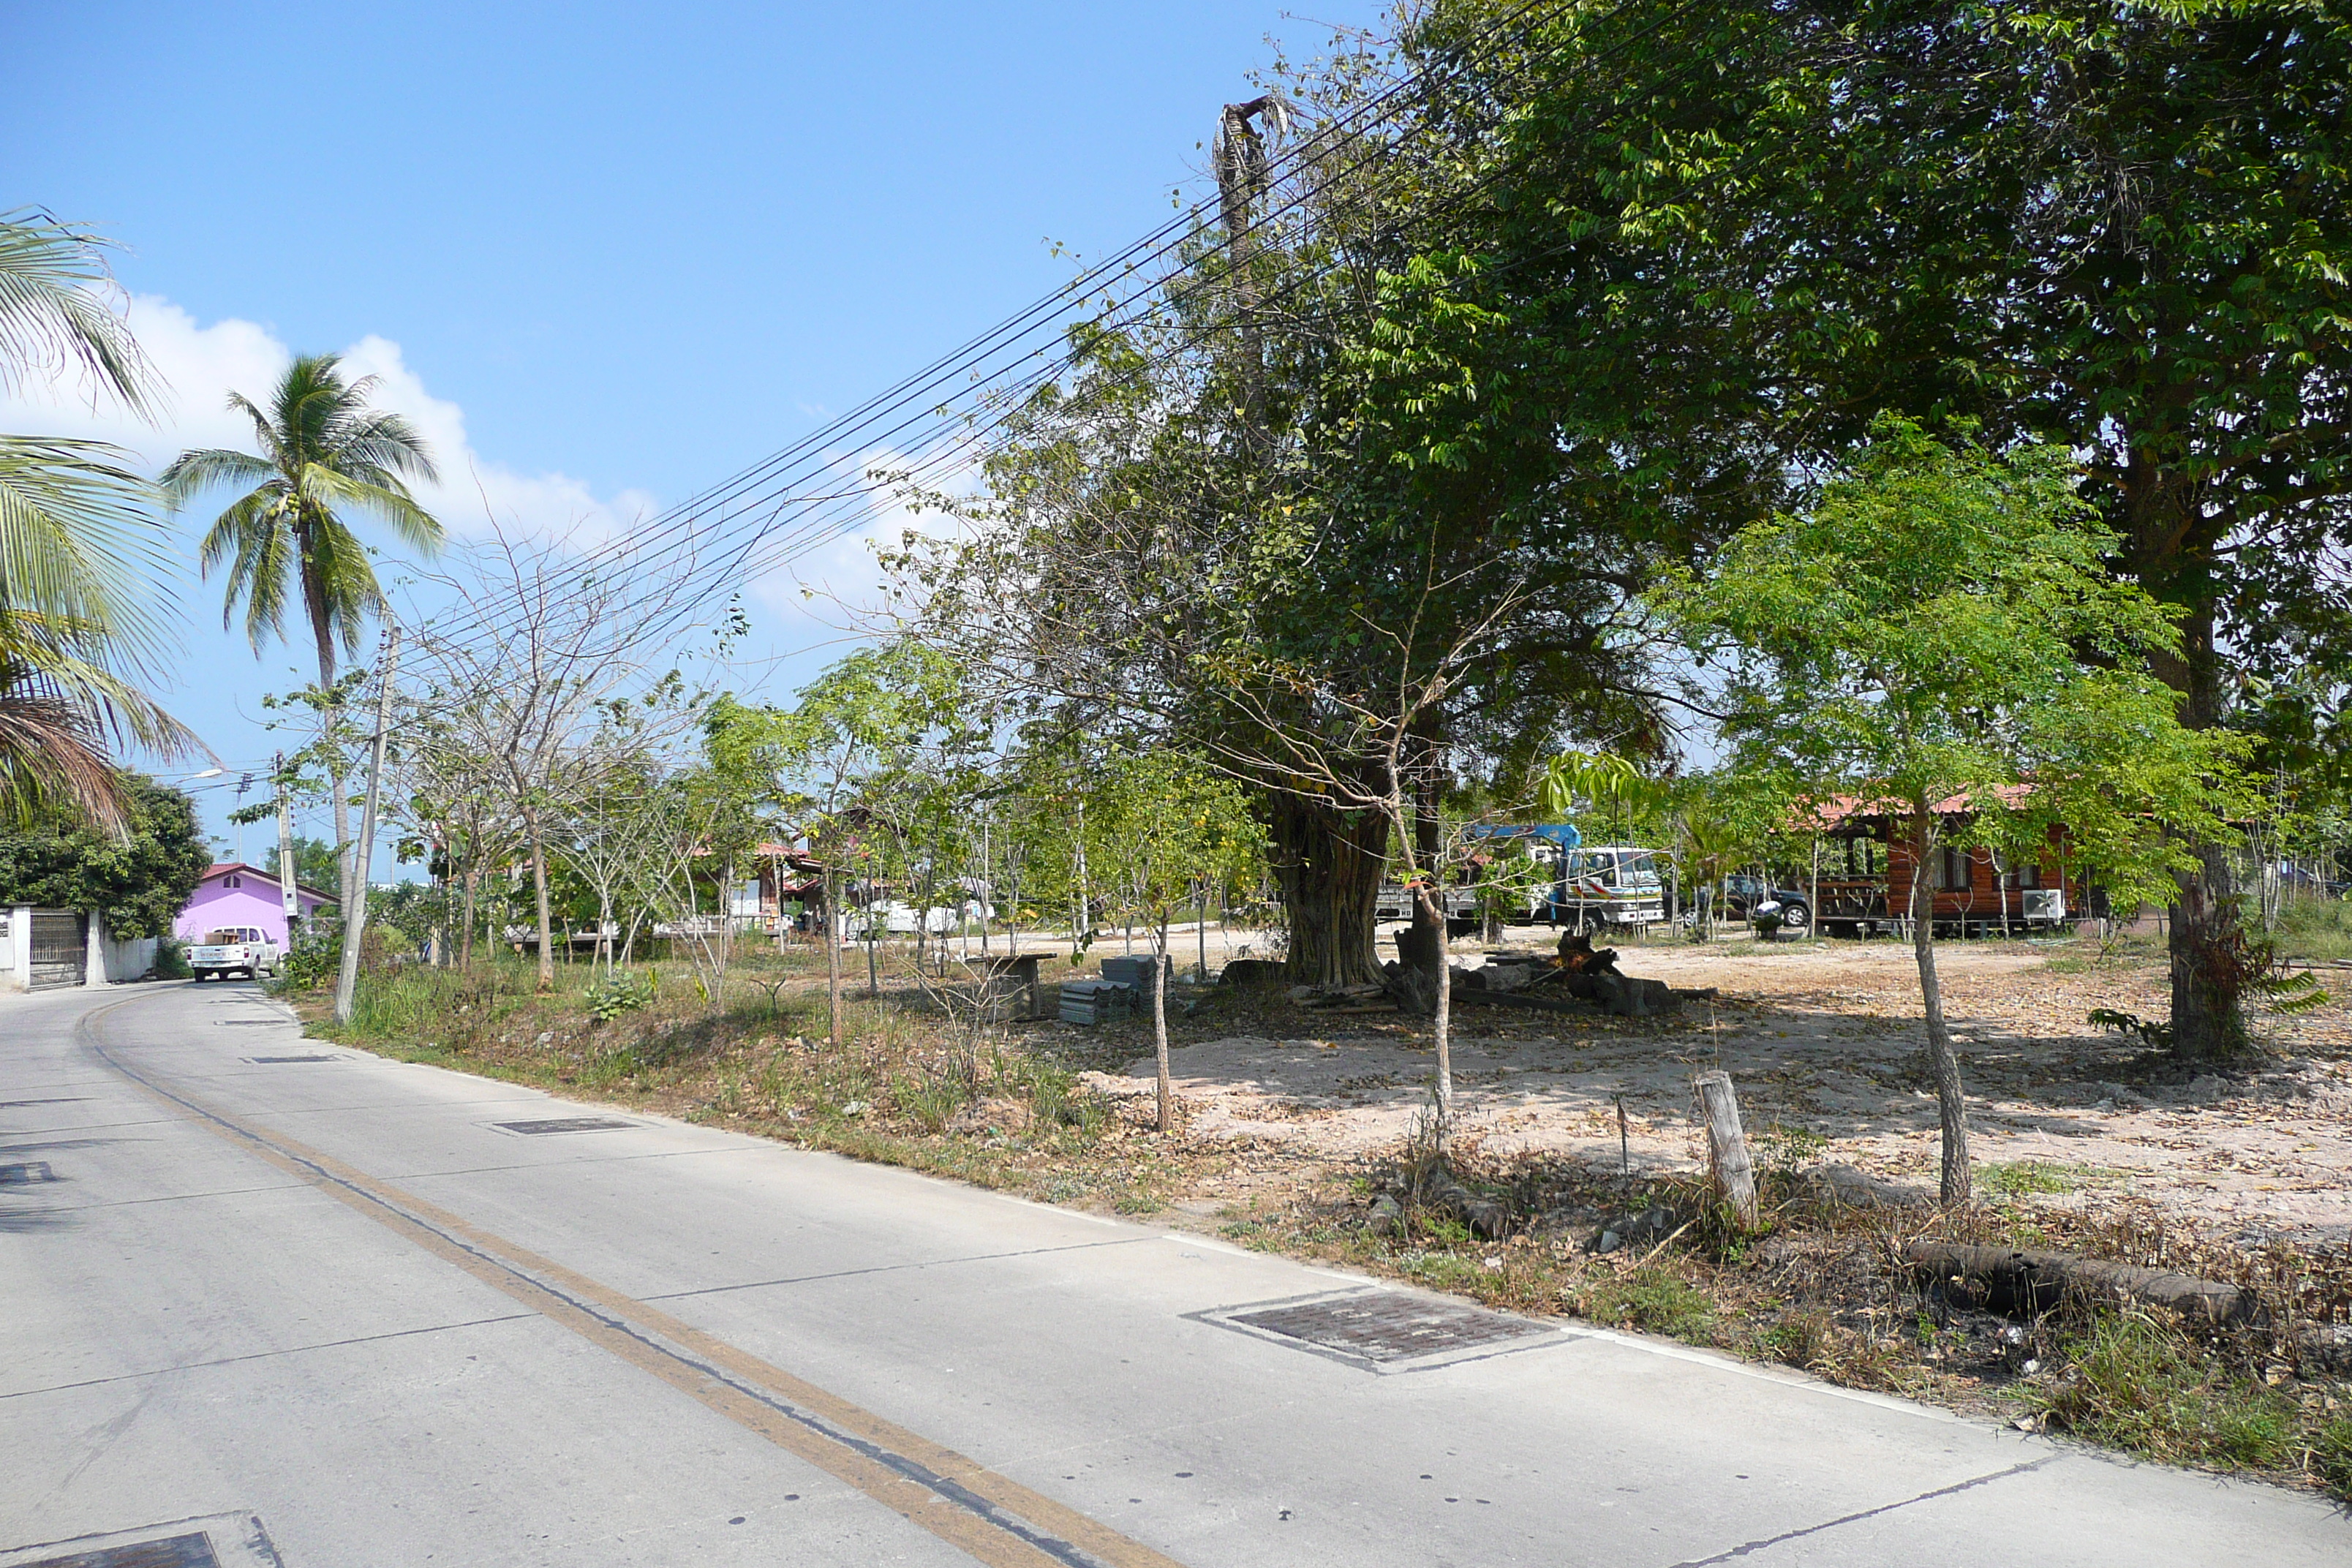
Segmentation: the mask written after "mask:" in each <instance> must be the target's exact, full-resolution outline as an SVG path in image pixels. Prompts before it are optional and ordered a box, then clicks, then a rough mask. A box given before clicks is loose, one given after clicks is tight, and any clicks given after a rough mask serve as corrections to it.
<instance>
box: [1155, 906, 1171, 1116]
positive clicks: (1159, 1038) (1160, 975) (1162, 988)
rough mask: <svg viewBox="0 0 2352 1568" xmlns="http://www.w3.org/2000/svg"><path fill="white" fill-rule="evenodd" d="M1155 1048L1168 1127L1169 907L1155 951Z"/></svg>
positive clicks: (1162, 912) (1162, 1111) (1162, 1112)
mask: <svg viewBox="0 0 2352 1568" xmlns="http://www.w3.org/2000/svg"><path fill="white" fill-rule="evenodd" d="M1151 1049H1152V1054H1153V1056H1154V1057H1155V1058H1158V1061H1159V1064H1160V1067H1159V1073H1160V1116H1159V1121H1158V1123H1157V1127H1158V1130H1159V1131H1162V1132H1165V1131H1168V1100H1169V1095H1170V1092H1171V1091H1170V1087H1169V1081H1168V1079H1169V1074H1168V911H1167V910H1160V941H1159V942H1158V943H1157V944H1156V945H1155V946H1154V947H1153V948H1152V952H1151Z"/></svg>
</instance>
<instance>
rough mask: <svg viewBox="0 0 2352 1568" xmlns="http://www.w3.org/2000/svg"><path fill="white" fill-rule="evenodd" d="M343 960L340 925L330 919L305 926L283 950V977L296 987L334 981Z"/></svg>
mask: <svg viewBox="0 0 2352 1568" xmlns="http://www.w3.org/2000/svg"><path fill="white" fill-rule="evenodd" d="M342 963H343V928H342V927H341V926H340V925H336V924H334V923H332V922H330V921H313V922H311V923H310V925H308V926H305V927H304V928H303V929H302V931H301V932H300V934H299V935H298V936H296V937H295V939H294V945H293V946H292V947H291V948H289V950H288V951H287V953H286V965H285V970H284V973H285V980H286V984H287V985H288V986H289V987H291V988H292V989H294V990H297V991H316V990H318V989H319V988H320V987H321V986H324V985H331V984H333V983H334V980H335V975H336V973H337V971H339V970H340V969H341V967H342Z"/></svg>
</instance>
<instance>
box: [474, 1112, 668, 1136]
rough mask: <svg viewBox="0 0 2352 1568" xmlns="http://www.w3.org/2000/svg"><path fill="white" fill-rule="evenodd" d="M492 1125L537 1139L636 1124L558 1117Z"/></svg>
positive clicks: (611, 1120) (602, 1118)
mask: <svg viewBox="0 0 2352 1568" xmlns="http://www.w3.org/2000/svg"><path fill="white" fill-rule="evenodd" d="M490 1125H491V1126H493V1127H496V1128H499V1130H500V1131H507V1132H520V1133H523V1134H525V1135H526V1136H528V1137H533V1138H536V1137H539V1136H541V1135H542V1134H545V1133H549V1132H617V1131H620V1130H621V1129H623V1128H625V1127H635V1125H636V1123H635V1122H634V1121H620V1120H618V1119H616V1118H614V1117H610V1116H556V1117H551V1118H549V1119H548V1120H547V1121H494V1122H492V1123H490Z"/></svg>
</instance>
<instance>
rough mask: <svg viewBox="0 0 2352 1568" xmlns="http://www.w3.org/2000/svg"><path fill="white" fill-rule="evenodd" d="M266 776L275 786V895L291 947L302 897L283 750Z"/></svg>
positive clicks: (299, 919)
mask: <svg viewBox="0 0 2352 1568" xmlns="http://www.w3.org/2000/svg"><path fill="white" fill-rule="evenodd" d="M269 777H270V780H271V782H272V783H274V784H276V785H277V786H278V900H279V901H280V903H281V904H282V905H283V906H284V908H285V910H286V945H287V946H288V947H289V948H290V947H292V946H293V945H294V934H295V932H296V931H297V930H299V928H300V926H301V924H302V900H301V898H300V896H299V894H297V893H296V891H295V889H294V813H293V812H292V811H291V810H290V809H289V807H288V805H287V804H286V753H285V752H278V755H277V758H276V760H275V761H274V762H273V763H271V765H270V773H269Z"/></svg>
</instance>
